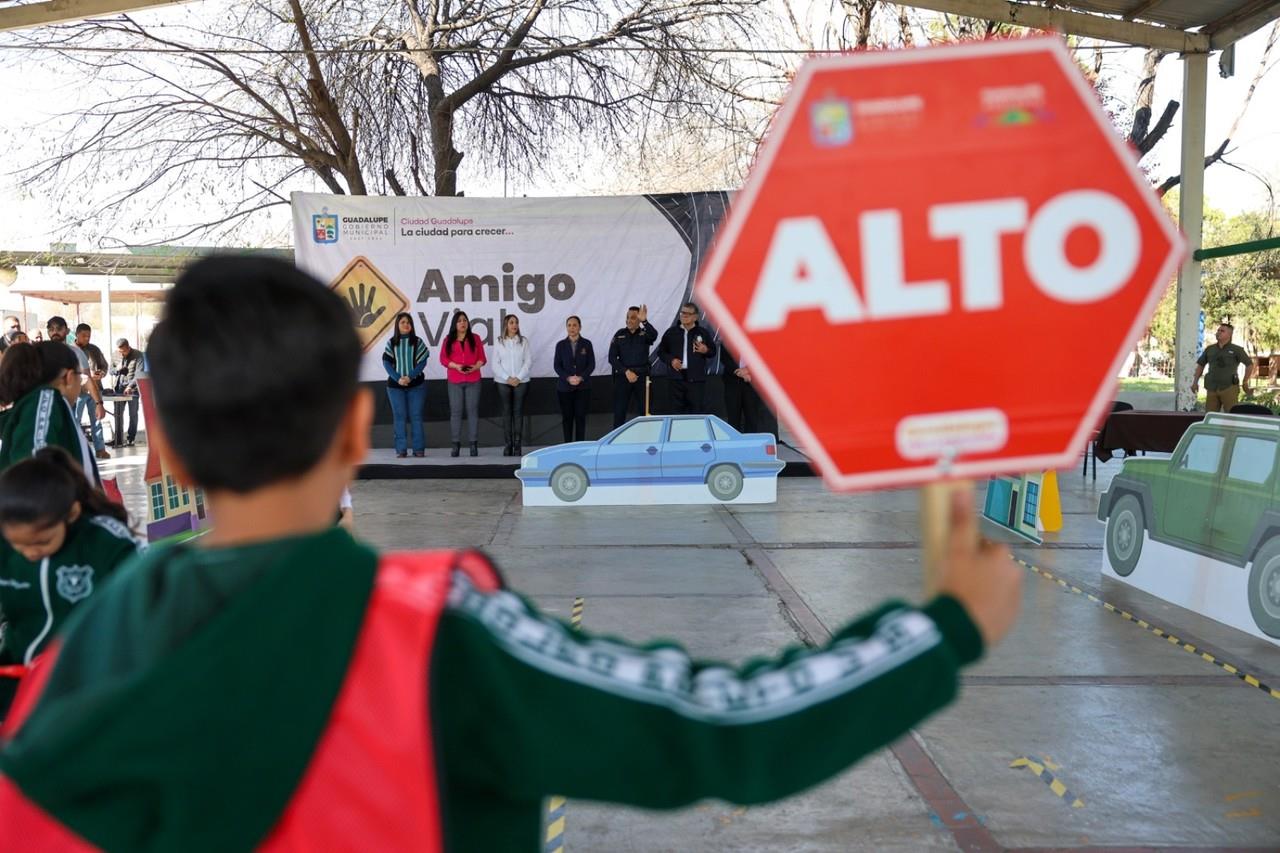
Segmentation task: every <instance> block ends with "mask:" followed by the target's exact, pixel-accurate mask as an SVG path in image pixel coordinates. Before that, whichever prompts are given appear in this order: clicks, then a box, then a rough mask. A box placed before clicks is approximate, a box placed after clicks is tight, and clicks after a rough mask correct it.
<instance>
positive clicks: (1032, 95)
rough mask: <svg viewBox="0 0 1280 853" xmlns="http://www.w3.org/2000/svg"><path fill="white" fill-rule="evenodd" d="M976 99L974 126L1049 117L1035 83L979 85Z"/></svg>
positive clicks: (1033, 121) (1041, 91)
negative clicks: (977, 102)
mask: <svg viewBox="0 0 1280 853" xmlns="http://www.w3.org/2000/svg"><path fill="white" fill-rule="evenodd" d="M978 100H979V104H980V105H981V108H982V114H981V115H979V116H978V117H977V119H976V123H977V125H978V127H989V126H995V127H1017V126H1020V125H1028V124H1038V123H1040V122H1042V121H1052V120H1053V113H1052V112H1051V111H1050V110H1049V109H1048V108H1047V107H1046V106H1045V92H1044V87H1043V86H1041V85H1040V84H1039V83H1028V84H1026V85H1020V86H997V87H992V88H987V89H982V90H980V91H979V93H978Z"/></svg>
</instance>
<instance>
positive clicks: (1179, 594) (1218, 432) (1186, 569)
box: [1098, 413, 1280, 645]
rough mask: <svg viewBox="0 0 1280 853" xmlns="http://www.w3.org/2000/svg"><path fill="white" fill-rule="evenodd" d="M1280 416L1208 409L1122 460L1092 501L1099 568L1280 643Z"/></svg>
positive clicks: (1141, 587) (1163, 597)
mask: <svg viewBox="0 0 1280 853" xmlns="http://www.w3.org/2000/svg"><path fill="white" fill-rule="evenodd" d="M1278 468H1280V418H1274V417H1267V416H1250V415H1228V414H1216V413H1215V414H1210V415H1207V416H1206V417H1205V419H1204V421H1203V422H1201V423H1198V424H1194V425H1193V426H1192V427H1191V428H1190V429H1189V430H1187V432H1186V434H1185V435H1183V437H1182V440H1181V441H1180V442H1178V446H1177V448H1176V449H1175V450H1174V452H1173V455H1172V457H1170V458H1169V459H1147V458H1139V459H1126V460H1125V462H1124V468H1123V469H1122V470H1121V472H1120V473H1119V474H1117V475H1116V477H1115V479H1114V480H1112V481H1111V486H1110V488H1108V489H1107V491H1106V492H1104V493H1103V495H1102V497H1101V499H1100V500H1099V504H1098V520H1099V521H1102V522H1104V523H1105V524H1106V526H1107V530H1106V547H1105V548H1104V551H1103V553H1104V556H1103V574H1104V575H1106V576H1107V577H1111V578H1114V579H1116V580H1119V581H1123V582H1124V583H1127V584H1130V585H1132V586H1135V587H1137V588H1138V589H1141V590H1143V591H1144V592H1148V593H1150V594H1152V595H1155V596H1157V597H1159V598H1162V599H1164V600H1165V601H1168V602H1171V603H1173V604H1176V605H1178V606H1180V607H1185V608H1187V609H1188V610H1193V611H1195V612H1197V613H1200V614H1201V615H1203V616H1207V617H1209V618H1210V619H1216V620H1217V621H1219V622H1222V623H1224V624H1227V625H1230V626H1231V627H1233V628H1237V629H1239V630H1241V631H1245V632H1247V633H1249V634H1252V635H1254V636H1256V637H1261V638H1263V639H1266V640H1269V641H1270V642H1272V643H1275V644H1276V645H1280V492H1278V491H1277V490H1278V488H1280V472H1278V470H1277V469H1278Z"/></svg>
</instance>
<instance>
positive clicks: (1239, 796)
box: [1222, 791, 1262, 803]
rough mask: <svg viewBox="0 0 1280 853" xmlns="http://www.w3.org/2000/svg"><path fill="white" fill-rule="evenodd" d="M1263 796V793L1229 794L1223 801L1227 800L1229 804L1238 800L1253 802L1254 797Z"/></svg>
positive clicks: (1243, 792)
mask: <svg viewBox="0 0 1280 853" xmlns="http://www.w3.org/2000/svg"><path fill="white" fill-rule="evenodd" d="M1261 796H1262V792H1261V791H1240V792H1239V793H1236V794H1227V795H1226V796H1225V797H1223V798H1222V799H1224V800H1226V801H1227V802H1228V803H1234V802H1235V801H1236V800H1251V799H1253V798H1254V797H1261Z"/></svg>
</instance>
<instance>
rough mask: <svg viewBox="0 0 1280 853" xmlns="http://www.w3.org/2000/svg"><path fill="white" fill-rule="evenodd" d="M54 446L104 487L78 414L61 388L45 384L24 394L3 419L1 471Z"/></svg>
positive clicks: (0, 423) (0, 429)
mask: <svg viewBox="0 0 1280 853" xmlns="http://www.w3.org/2000/svg"><path fill="white" fill-rule="evenodd" d="M50 446H55V447H61V448H63V449H64V450H66V451H67V452H68V453H70V454H71V458H72V459H74V460H76V461H77V462H79V463H80V467H82V468H84V471H85V475H86V476H88V477H89V479H90V482H92V483H93V484H94V485H95V486H99V485H101V480H100V478H99V476H98V463H97V460H96V459H94V456H93V453H91V452H90V450H89V443H88V442H87V441H86V440H85V437H84V433H83V432H81V430H80V424H79V422H78V421H77V420H76V416H75V411H74V410H73V409H72V408H71V406H70V405H69V404H68V403H67V398H66V397H63V396H62V394H61V393H59V392H58V391H57V389H55V388H53V387H52V386H49V385H42V386H40V387H39V388H36V389H35V390H33V391H28V392H27V393H26V394H24V395H23V396H22V398H21V399H19V400H18V401H17V402H16V403H14V405H13V408H12V409H10V410H9V411H8V412H6V413H5V416H4V418H2V419H0V471H3V470H4V469H5V468H8V467H9V466H10V465H13V464H14V463H16V462H21V461H22V460H23V459H28V458H30V457H31V456H33V455H34V454H35V452H36V451H37V450H40V449H41V448H43V447H50Z"/></svg>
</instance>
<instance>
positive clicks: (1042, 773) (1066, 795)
mask: <svg viewBox="0 0 1280 853" xmlns="http://www.w3.org/2000/svg"><path fill="white" fill-rule="evenodd" d="M1049 764H1051V762H1050V761H1049V760H1048V759H1045V763H1044V764H1041V763H1040V762H1038V761H1032V760H1031V759H1030V758H1027V757H1025V756H1023V757H1022V758H1017V759H1014V761H1013V762H1012V763H1010V764H1009V766H1010V767H1026V768H1027V769H1029V770H1030V771H1031V772H1032V773H1034V774H1036V776H1038V777H1039V778H1040V779H1041V781H1043V782H1044V783H1045V784H1047V785H1048V786H1049V790H1050V791H1053V793H1054V794H1056V795H1057V796H1058V797H1059V798H1061V799H1062V800H1063V801H1064V802H1068V803H1070V804H1071V808H1073V809H1082V808H1084V800H1082V799H1080V798H1079V797H1077V796H1076V795H1075V794H1073V793H1071V792H1070V791H1068V790H1067V786H1066V785H1064V784H1063V783H1062V780H1061V779H1059V778H1058V777H1056V776H1054V775H1053V773H1051V772H1050V771H1049V767H1048V766H1047V765H1049ZM1052 766H1053V768H1054V769H1055V770H1056V769H1058V765H1056V764H1054V765H1052Z"/></svg>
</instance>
